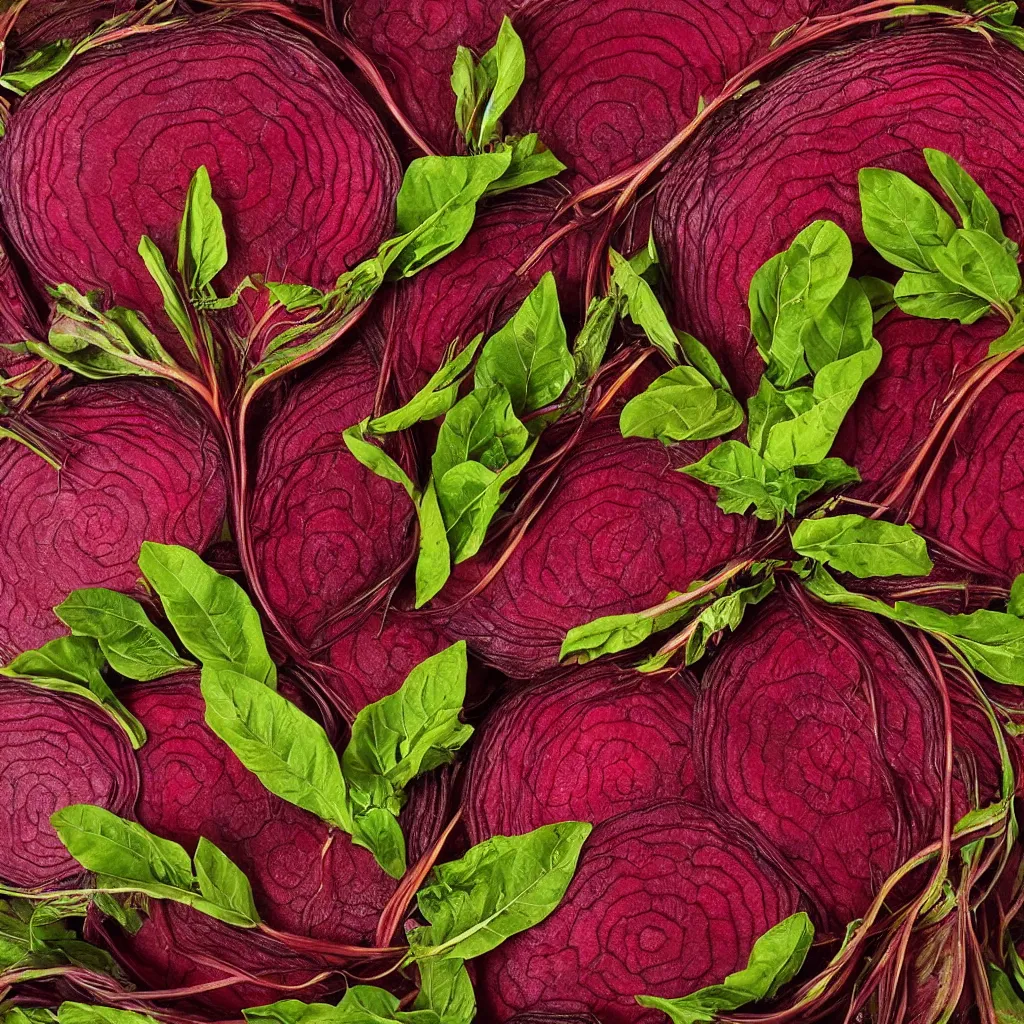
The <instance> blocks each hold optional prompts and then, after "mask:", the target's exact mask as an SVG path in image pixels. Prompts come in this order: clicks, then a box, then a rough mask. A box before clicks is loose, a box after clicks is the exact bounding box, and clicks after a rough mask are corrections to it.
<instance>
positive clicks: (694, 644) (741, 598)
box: [685, 574, 775, 665]
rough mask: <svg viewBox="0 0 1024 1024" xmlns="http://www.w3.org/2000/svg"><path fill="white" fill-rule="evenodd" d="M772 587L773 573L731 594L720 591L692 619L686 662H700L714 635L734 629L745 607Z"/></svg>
mask: <svg viewBox="0 0 1024 1024" xmlns="http://www.w3.org/2000/svg"><path fill="white" fill-rule="evenodd" d="M774 589H775V576H774V574H769V575H767V576H766V577H765V578H764V579H763V580H759V581H758V582H757V583H753V584H751V585H750V586H749V587H739V588H738V589H736V590H734V591H732V592H731V593H728V594H723V595H722V596H721V597H719V598H716V599H715V600H714V601H712V602H711V603H710V604H709V605H708V606H707V607H706V608H703V609H702V610H701V612H700V614H699V615H698V616H697V618H696V619H695V623H696V625H695V628H694V631H693V632H692V633H691V634H690V638H689V640H687V641H686V656H685V660H686V664H687V665H693V664H695V663H696V662H698V661H700V659H701V658H703V657H704V654H705V653H706V651H707V647H708V643H709V642H710V640H711V638H712V637H713V636H715V634H717V633H721V632H722V631H723V630H726V629H733V630H734V629H736V627H737V626H738V625H739V624H740V623H741V622H742V621H743V616H744V614H746V610H747V609H748V608H750V607H751V606H752V605H755V604H760V603H761V602H762V601H763V600H764V599H765V598H766V597H767V596H768V595H769V594H770V593H771V592H772V591H773V590H774Z"/></svg>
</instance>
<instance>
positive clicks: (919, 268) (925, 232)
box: [858, 167, 956, 274]
mask: <svg viewBox="0 0 1024 1024" xmlns="http://www.w3.org/2000/svg"><path fill="white" fill-rule="evenodd" d="M858 181H859V184H860V205H861V220H862V222H863V227H864V234H865V236H866V237H867V240H868V241H869V242H870V243H871V244H872V245H873V246H874V247H875V249H877V250H878V252H879V253H881V254H882V256H884V257H885V258H886V259H887V260H888V261H889V262H890V263H892V264H893V266H896V267H899V268H900V269H901V270H909V271H912V272H917V273H921V274H925V273H928V272H929V271H933V270H935V269H936V265H935V253H936V252H938V251H939V250H941V249H942V248H944V247H945V245H946V243H947V242H948V241H949V240H950V239H951V238H952V237H953V233H954V232H955V231H956V225H955V224H954V223H953V218H952V217H950V216H949V214H948V213H946V211H945V210H944V209H943V208H942V207H941V206H940V205H939V203H938V202H937V200H936V199H935V198H934V197H933V196H932V195H930V194H929V193H928V192H926V191H925V190H924V189H923V188H921V186H920V185H918V184H917V183H916V182H913V181H911V180H910V178H908V177H907V176H906V175H905V174H900V173H899V172H898V171H888V170H884V169H883V168H881V167H864V168H862V169H861V171H860V175H859V177H858Z"/></svg>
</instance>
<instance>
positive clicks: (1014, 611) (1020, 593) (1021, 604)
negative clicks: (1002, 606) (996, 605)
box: [1006, 572, 1024, 619]
mask: <svg viewBox="0 0 1024 1024" xmlns="http://www.w3.org/2000/svg"><path fill="white" fill-rule="evenodd" d="M1006 610H1007V612H1009V613H1010V615H1016V616H1017V618H1019V619H1024V572H1022V573H1021V574H1020V575H1019V576H1015V577H1014V580H1013V583H1012V584H1010V600H1009V602H1008V603H1007V605H1006Z"/></svg>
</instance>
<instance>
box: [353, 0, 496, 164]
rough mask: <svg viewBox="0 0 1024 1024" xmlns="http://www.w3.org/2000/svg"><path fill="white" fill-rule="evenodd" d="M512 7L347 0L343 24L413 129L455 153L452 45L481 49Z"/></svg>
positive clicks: (464, 0)
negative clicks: (374, 65) (369, 59)
mask: <svg viewBox="0 0 1024 1024" xmlns="http://www.w3.org/2000/svg"><path fill="white" fill-rule="evenodd" d="M511 7H512V4H511V3H506V2H502V0H432V2H430V3H409V2H408V0H351V2H350V3H349V5H348V12H347V14H346V17H345V24H346V26H347V27H348V29H349V31H351V33H352V37H353V38H354V39H355V41H356V42H357V43H358V44H359V45H360V46H361V47H362V48H363V49H364V50H365V51H366V52H367V53H368V54H370V55H371V56H372V57H373V58H374V63H375V64H376V65H377V66H378V67H379V68H380V69H381V70H382V72H383V73H384V77H385V80H386V81H387V83H388V86H389V88H390V89H391V91H392V94H393V95H394V97H395V101H396V102H397V103H398V106H399V107H400V108H401V110H402V112H403V113H404V114H405V115H406V116H407V117H408V118H409V120H410V121H411V122H412V124H413V125H414V126H415V128H416V130H417V131H418V132H419V133H420V134H421V135H422V136H423V137H424V138H425V139H426V141H427V142H428V143H430V145H432V146H434V147H435V148H436V150H437V152H439V153H454V152H455V136H456V129H455V93H454V92H452V87H451V83H450V80H451V76H452V62H453V61H454V60H455V51H456V49H457V48H458V47H459V46H468V47H469V48H470V49H471V50H473V51H475V52H476V53H477V54H481V53H483V52H484V51H485V50H486V49H488V47H490V45H491V44H492V43H493V42H494V39H495V36H496V35H497V32H498V26H499V25H500V24H501V16H502V14H504V13H505V11H506V9H508V8H511Z"/></svg>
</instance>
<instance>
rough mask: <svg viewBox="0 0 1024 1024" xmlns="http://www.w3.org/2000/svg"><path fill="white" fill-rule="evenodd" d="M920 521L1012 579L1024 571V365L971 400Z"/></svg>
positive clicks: (1006, 372)
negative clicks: (1023, 369) (972, 402)
mask: <svg viewBox="0 0 1024 1024" xmlns="http://www.w3.org/2000/svg"><path fill="white" fill-rule="evenodd" d="M917 520H918V522H919V523H920V525H921V526H922V527H923V529H924V530H925V532H926V533H928V534H930V535H931V536H933V537H935V538H936V539H938V540H939V541H941V542H942V543H944V544H947V545H948V546H949V547H951V548H953V549H954V550H955V551H958V552H960V553H961V554H963V555H964V556H966V557H967V558H968V559H972V560H974V561H976V562H979V563H980V564H981V565H982V566H984V567H987V568H988V569H989V570H990V571H992V572H994V573H997V574H998V575H999V576H1001V577H1003V579H1004V580H1005V581H1006V582H1009V581H1010V580H1011V579H1013V577H1014V576H1016V575H1017V574H1018V573H1020V572H1022V571H1024V371H1022V370H1021V369H1020V367H1019V366H1018V365H1016V364H1013V365H1011V366H1009V367H1007V368H1006V369H1005V370H1003V371H1002V373H1000V375H999V376H998V377H997V378H996V379H995V380H994V381H993V382H992V383H991V384H989V385H988V386H987V387H986V388H985V390H984V391H982V392H981V394H980V396H979V397H978V398H977V400H976V401H975V402H974V404H973V405H972V406H971V408H970V411H969V412H968V414H967V416H966V418H965V419H964V421H963V423H962V424H961V425H960V427H959V429H958V430H957V432H956V434H955V436H954V438H953V443H952V444H951V445H950V446H949V448H948V449H947V451H946V453H945V455H944V457H943V458H942V460H941V462H940V463H939V467H938V471H937V472H936V474H935V477H934V480H933V482H932V484H931V486H930V487H929V489H928V491H927V492H926V494H925V498H924V502H923V504H922V507H921V509H920V511H919V513H918V516H917Z"/></svg>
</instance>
